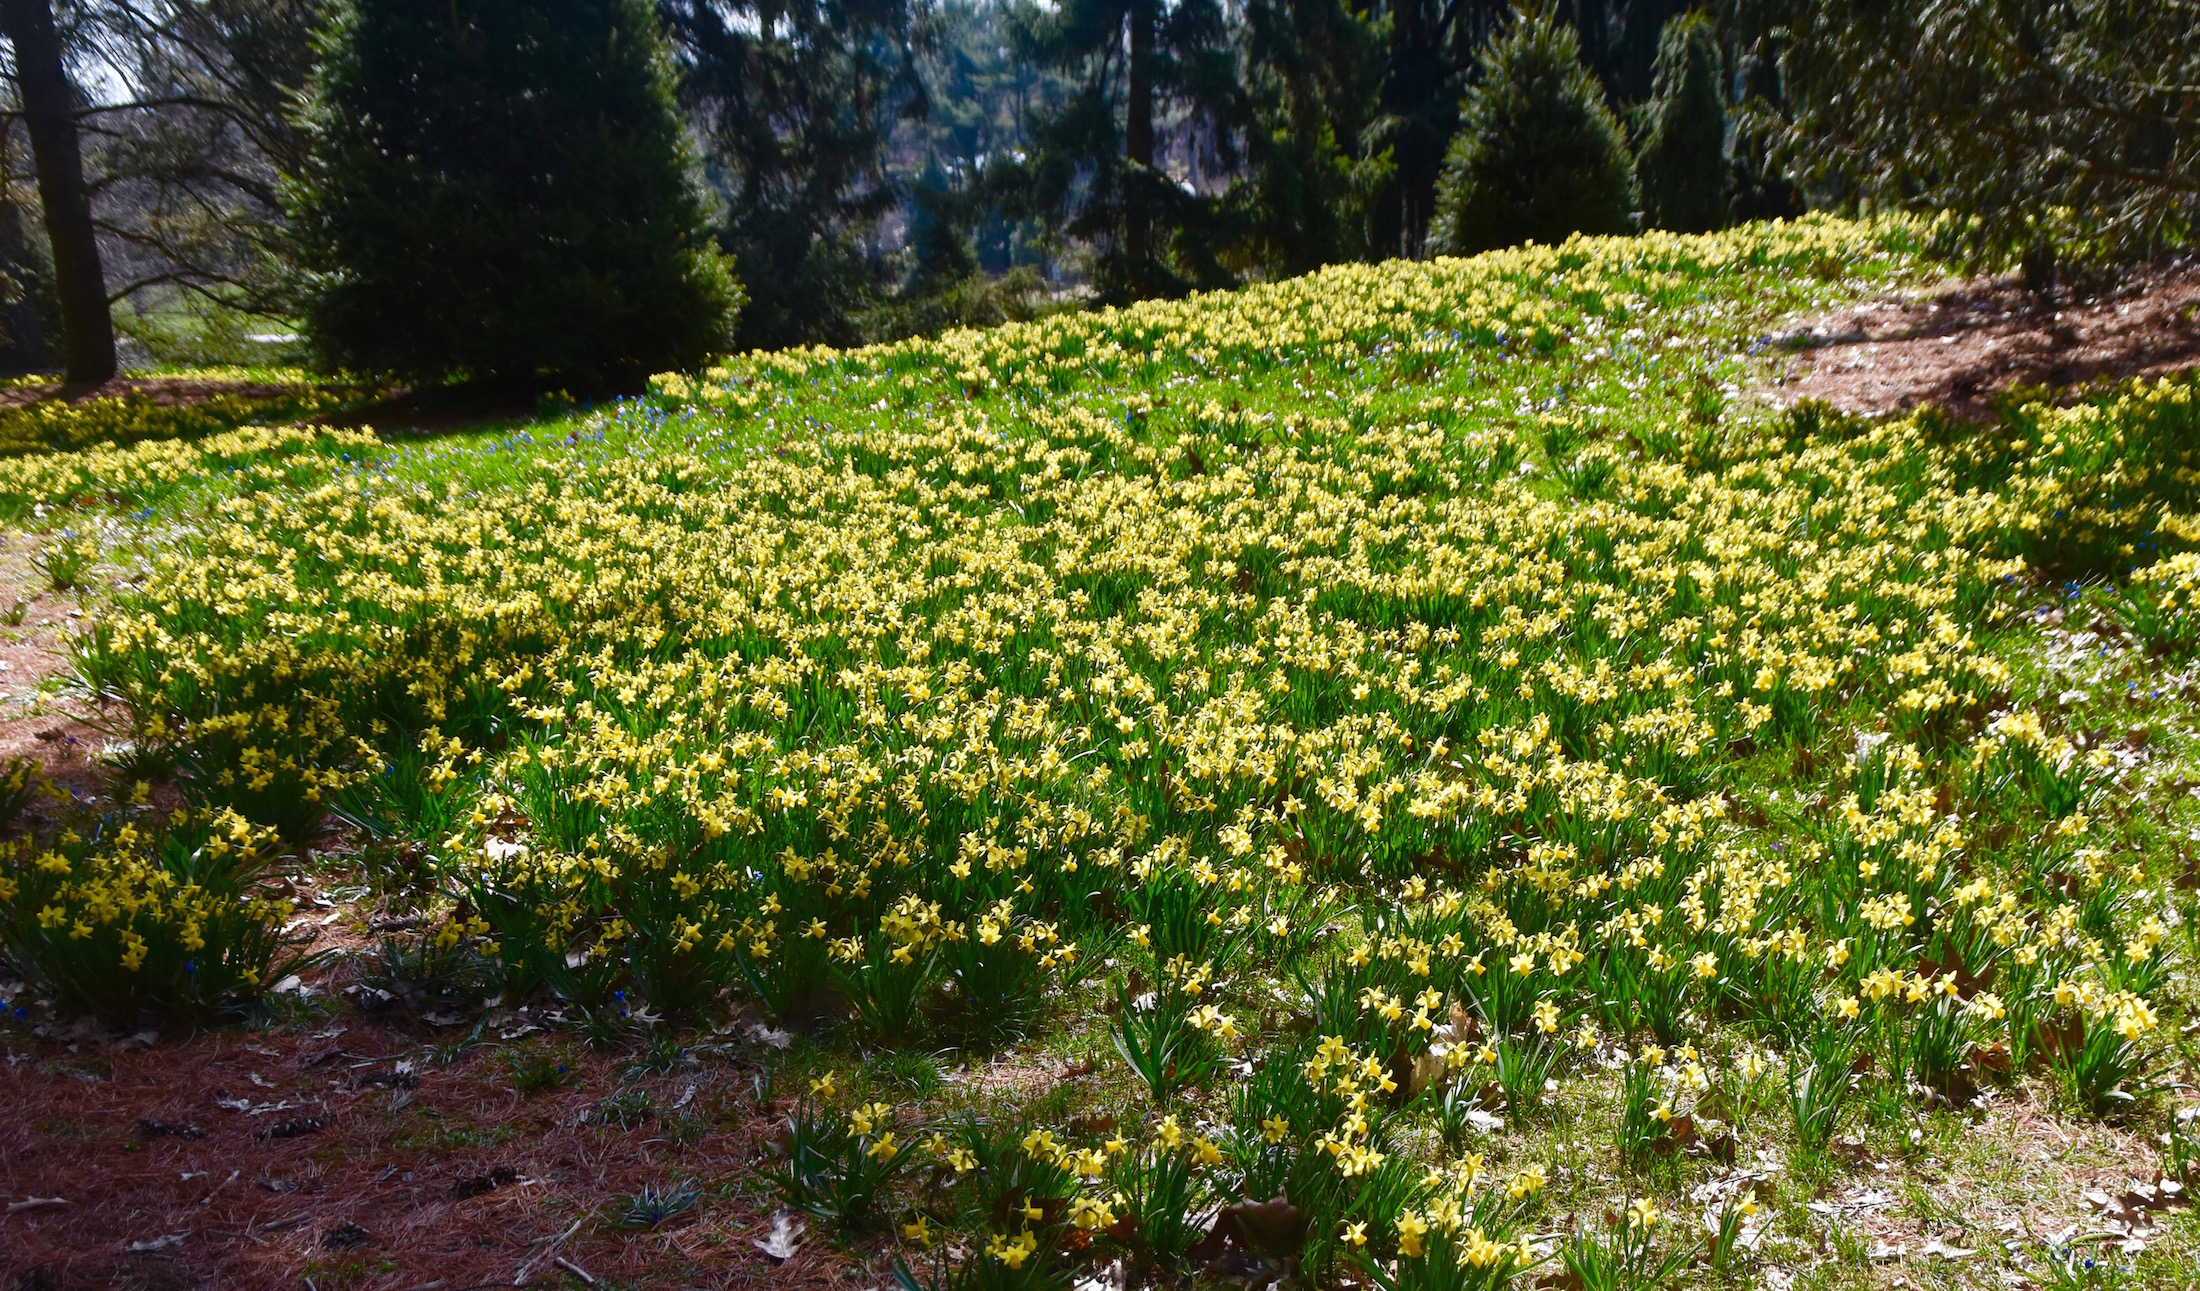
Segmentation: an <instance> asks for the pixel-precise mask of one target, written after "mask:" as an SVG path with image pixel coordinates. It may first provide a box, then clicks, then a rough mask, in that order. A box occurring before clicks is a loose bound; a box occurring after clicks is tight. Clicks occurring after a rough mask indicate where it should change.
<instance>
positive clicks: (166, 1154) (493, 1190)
mask: <svg viewBox="0 0 2200 1291" xmlns="http://www.w3.org/2000/svg"><path fill="white" fill-rule="evenodd" d="M498 1024H501V1025H502V1026H503V1027H504V1028H506V1030H507V1031H509V1030H517V1029H519V1027H520V1026H522V1025H524V1022H523V1020H522V1019H518V1018H513V1017H511V1016H510V1015H507V1016H506V1017H504V1018H502V1019H499V1020H498V1023H493V1024H492V1025H491V1027H490V1028H488V1029H487V1030H486V1033H485V1034H484V1037H483V1041H482V1042H481V1043H478V1044H473V1045H467V1046H463V1047H461V1046H456V1045H450V1044H449V1043H448V1042H449V1041H452V1040H462V1039H465V1038H466V1037H467V1036H468V1035H469V1034H470V1032H469V1030H468V1029H466V1028H452V1029H448V1030H440V1031H439V1030H436V1029H434V1028H432V1027H429V1026H427V1025H426V1024H424V1023H422V1022H420V1021H418V1020H416V1019H413V1020H403V1021H395V1020H392V1021H384V1020H378V1019H375V1018H372V1017H364V1016H361V1015H360V1014H358V1013H356V1012H354V1011H351V1010H348V1009H347V1010H343V1011H342V1012H341V1013H340V1015H338V1016H334V1017H329V1016H318V1017H307V1018H304V1019H301V1020H299V1021H297V1022H296V1023H294V1024H290V1025H283V1026H277V1027H272V1028H266V1029H260V1030H255V1031H246V1032H241V1033H240V1032H234V1031H232V1032H225V1033H214V1034H202V1035H197V1036H193V1037H188V1038H185V1037H165V1038H164V1037H156V1036H153V1035H151V1034H146V1035H142V1036H137V1037H98V1036H94V1035H89V1034H81V1033H74V1032H60V1033H55V1034H48V1035H41V1036H36V1037H26V1035H25V1033H24V1030H23V1029H22V1028H21V1027H20V1026H18V1027H16V1028H14V1029H12V1030H11V1031H10V1032H8V1033H0V1047H4V1049H5V1065H4V1066H0V1105H5V1106H6V1107H7V1108H8V1109H9V1115H8V1116H7V1117H6V1118H4V1119H0V1194H4V1196H5V1198H6V1200H7V1202H8V1205H9V1208H10V1212H9V1213H8V1214H7V1215H6V1217H5V1218H0V1286H6V1287H9V1288H16V1287H21V1288H26V1289H28V1288H41V1289H56V1291H58V1289H59V1288H87V1289H88V1288H94V1287H97V1288H113V1289H115V1291H123V1289H127V1288H168V1287H208V1286H221V1287H235V1288H242V1289H252V1288H263V1287H264V1288H277V1287H281V1288H286V1289H287V1288H295V1287H297V1286H299V1285H301V1280H302V1279H308V1278H310V1279H312V1284H313V1285H316V1286H319V1287H322V1288H330V1287H372V1288H378V1289H384V1291H398V1289H400V1288H429V1287H433V1288H442V1289H445V1291H453V1289H456V1288H462V1287H488V1286H497V1287H504V1286H514V1285H539V1286H552V1287H555V1286H579V1285H584V1280H583V1278H582V1277H581V1276H580V1275H579V1273H576V1272H575V1270H579V1271H580V1273H585V1274H586V1275H587V1276H589V1277H593V1278H596V1279H599V1280H602V1279H612V1280H615V1281H616V1282H618V1283H619V1284H621V1285H627V1286H663V1287H690V1286H693V1287H714V1288H716V1287H763V1286H772V1287H790V1288H798V1287H827V1286H835V1285H838V1284H840V1283H842V1282H844V1281H847V1282H850V1284H851V1285H855V1284H860V1285H863V1286H874V1285H876V1284H877V1282H878V1281H879V1280H881V1277H882V1274H883V1270H882V1269H870V1270H867V1269H865V1268H864V1267H863V1261H861V1260H860V1258H858V1259H850V1258H849V1254H850V1253H846V1252H841V1251H836V1250H834V1249H833V1248H832V1246H831V1245H830V1244H828V1243H827V1242H826V1241H825V1240H823V1239H822V1238H821V1237H819V1236H817V1235H815V1234H810V1235H808V1236H806V1237H805V1239H804V1240H803V1243H802V1246H801V1249H800V1250H799V1251H798V1252H797V1253H796V1254H795V1256H794V1257H793V1258H792V1259H790V1260H787V1261H785V1262H779V1261H775V1260H773V1259H770V1258H768V1257H767V1256H766V1255H765V1254H763V1253H762V1252H761V1251H759V1250H758V1249H757V1248H756V1247H755V1246H754V1245H753V1242H754V1240H755V1239H758V1238H761V1237H763V1236H764V1235H765V1234H766V1233H768V1232H769V1231H770V1228H771V1219H770V1214H769V1206H768V1202H765V1201H764V1200H762V1199H760V1198H758V1197H756V1196H754V1195H753V1193H752V1192H750V1191H748V1190H742V1189H739V1188H728V1187H727V1185H728V1184H729V1183H732V1184H736V1185H738V1184H739V1183H740V1182H741V1181H743V1180H753V1179H755V1177H756V1171H757V1167H758V1164H759V1157H760V1155H761V1154H762V1153H763V1152H764V1151H765V1144H766V1141H767V1139H768V1137H769V1133H770V1131H771V1130H772V1129H773V1128H774V1127H775V1126H776V1125H777V1123H778V1116H779V1115H780V1114H782V1113H783V1110H784V1109H783V1108H782V1107H779V1106H776V1105H773V1104H770V1103H762V1104H760V1103H758V1102H756V1101H755V1100H754V1098H753V1095H752V1093H751V1086H750V1081H749V1079H748V1077H749V1075H750V1074H752V1070H753V1069H752V1067H751V1064H750V1063H749V1061H748V1060H747V1059H746V1058H744V1057H743V1056H742V1055H741V1054H740V1053H738V1052H733V1051H730V1050H729V1051H720V1052H718V1053H714V1054H710V1055H709V1056H707V1057H694V1058H690V1059H688V1060H686V1061H683V1062H681V1063H680V1064H678V1065H676V1066H675V1067H673V1068H672V1069H671V1070H669V1071H653V1072H641V1073H637V1072H635V1071H632V1070H627V1069H626V1064H627V1062H628V1061H629V1059H628V1058H627V1057H626V1056H624V1055H613V1054H600V1053H591V1052H589V1051H588V1050H586V1049H585V1048H583V1047H582V1046H580V1045H579V1044H578V1042H577V1041H575V1040H573V1039H571V1038H569V1037H550V1036H544V1035H541V1034H535V1035H527V1036H524V1037H521V1038H518V1039H516V1040H515V1041H512V1042H501V1041H500V1040H499V1035H500V1032H499V1031H498V1030H497V1029H496V1026H497V1025H498ZM26 1040H28V1043H27V1044H26ZM439 1042H441V1043H443V1044H444V1047H443V1048H441V1049H438V1048H437V1047H436V1046H437V1044H438V1043H439ZM521 1058H525V1059H527V1060H529V1061H532V1062H535V1063H538V1064H539V1063H545V1062H547V1063H552V1064H562V1065H563V1070H564V1072H565V1075H564V1076H563V1077H562V1078H561V1079H560V1081H559V1083H558V1084H557V1085H556V1087H554V1088H551V1089H547V1090H538V1091H537V1092H533V1093H523V1092H521V1090H520V1089H519V1088H518V1087H517V1085H516V1084H515V1076H514V1072H515V1066H514V1065H513V1064H514V1060H516V1059H521ZM614 1092H617V1093H620V1094H621V1095H623V1097H624V1098H625V1100H626V1104H625V1105H626V1106H627V1107H628V1109H629V1110H628V1112H627V1114H626V1115H625V1118H624V1120H623V1122H622V1120H621V1118H620V1117H619V1116H618V1115H615V1114H607V1113H606V1112H605V1111H604V1110H603V1109H604V1107H605V1099H606V1097H607V1096H609V1095H612V1094H613V1093H614ZM642 1094H646V1095H647V1099H648V1101H647V1103H646V1105H645V1104H643V1103H641V1101H640V1099H639V1097H638V1096H639V1095H642ZM644 1106H646V1109H647V1110H642V1111H635V1110H632V1109H634V1108H636V1107H644ZM681 1183H691V1184H692V1185H693V1186H694V1187H696V1188H698V1189H700V1190H701V1192H702V1195H701V1197H700V1198H699V1199H698V1200H696V1201H695V1202H694V1203H693V1204H692V1206H690V1207H689V1208H687V1209H685V1210H683V1211H681V1212H680V1213H678V1214H675V1215H672V1216H671V1217H669V1218H666V1219H665V1220H664V1221H663V1222H662V1223H661V1224H658V1225H655V1226H654V1227H650V1226H646V1225H644V1224H642V1223H638V1222H635V1221H633V1220H631V1219H630V1218H629V1215H628V1212H629V1209H630V1201H631V1198H632V1197H633V1196H634V1195H635V1194H636V1193H638V1192H640V1191H641V1190H642V1189H643V1188H645V1187H655V1188H659V1189H674V1188H677V1187H678V1185H680V1184H681ZM33 1203H37V1204H33ZM561 1261H562V1262H561ZM866 1277H868V1280H867V1281H866V1280H864V1279H865V1278H866ZM851 1280H852V1281H851Z"/></svg>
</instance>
